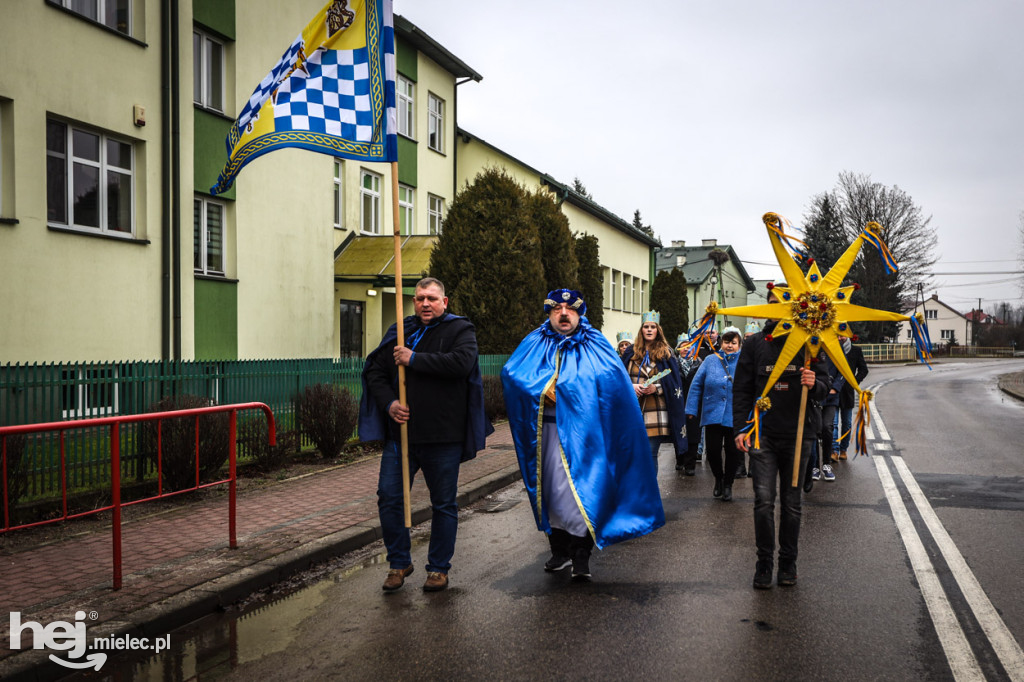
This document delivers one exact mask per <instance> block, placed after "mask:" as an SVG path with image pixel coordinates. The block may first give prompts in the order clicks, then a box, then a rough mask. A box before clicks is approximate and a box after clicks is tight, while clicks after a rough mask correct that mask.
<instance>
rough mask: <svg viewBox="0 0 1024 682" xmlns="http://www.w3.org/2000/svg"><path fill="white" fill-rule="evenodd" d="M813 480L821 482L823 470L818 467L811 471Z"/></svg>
mask: <svg viewBox="0 0 1024 682" xmlns="http://www.w3.org/2000/svg"><path fill="white" fill-rule="evenodd" d="M811 480H812V481H820V480H821V469H819V468H818V467H814V468H813V469H811Z"/></svg>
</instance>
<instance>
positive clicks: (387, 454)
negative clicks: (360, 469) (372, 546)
mask: <svg viewBox="0 0 1024 682" xmlns="http://www.w3.org/2000/svg"><path fill="white" fill-rule="evenodd" d="M461 460H462V443H429V444H424V445H412V444H410V445H409V486H410V488H411V487H412V483H413V477H414V476H415V475H416V472H417V471H420V470H422V471H423V480H424V481H426V483H427V490H428V491H430V506H431V509H433V516H432V517H431V520H430V548H429V549H428V551H427V570H428V571H437V572H438V573H448V570H449V569H450V568H451V567H452V564H451V559H452V555H453V554H454V553H455V533H456V531H457V530H458V523H459V505H458V503H457V502H456V501H455V496H456V493H457V492H458V489H459V464H460V462H461ZM377 510H378V512H379V513H380V525H381V529H382V531H383V534H384V545H385V546H386V547H387V549H388V564H390V566H391V568H406V567H407V566H411V565H412V554H411V552H410V550H411V547H412V543H411V541H410V539H409V529H408V528H406V527H405V509H404V503H403V499H402V458H401V455H400V453H399V444H398V443H396V442H394V441H387V442H386V443H385V444H384V452H383V454H382V455H381V458H380V477H379V478H378V481H377Z"/></svg>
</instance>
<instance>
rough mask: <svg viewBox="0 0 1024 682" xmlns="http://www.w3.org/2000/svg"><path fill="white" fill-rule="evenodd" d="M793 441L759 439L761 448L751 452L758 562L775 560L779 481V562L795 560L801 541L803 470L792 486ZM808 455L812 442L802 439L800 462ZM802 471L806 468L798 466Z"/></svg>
mask: <svg viewBox="0 0 1024 682" xmlns="http://www.w3.org/2000/svg"><path fill="white" fill-rule="evenodd" d="M793 450H794V439H793V437H790V438H772V437H770V436H765V435H762V436H761V448H760V449H759V450H755V449H752V450H751V451H750V468H751V471H753V473H754V541H755V543H756V544H757V558H758V560H762V559H764V560H768V561H773V560H774V558H775V491H776V487H775V482H776V480H778V481H779V502H780V504H781V506H782V509H781V511H780V513H779V561H796V555H797V543H798V541H799V539H800V513H801V493H802V492H803V482H804V481H803V479H804V471H801V475H800V479H799V480H798V482H797V486H796V487H793ZM810 454H811V441H810V440H804V444H803V450H802V451H801V453H800V457H801V460H800V461H801V462H806V461H807V459H806V458H808V457H809V456H810ZM800 469H801V470H805V467H803V466H801V467H800Z"/></svg>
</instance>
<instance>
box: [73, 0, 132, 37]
mask: <svg viewBox="0 0 1024 682" xmlns="http://www.w3.org/2000/svg"><path fill="white" fill-rule="evenodd" d="M59 2H60V5H61V7H63V8H64V9H66V10H68V11H69V12H72V13H74V14H77V15H78V16H80V17H85V18H86V19H88V20H90V21H95V22H96V23H97V24H103V25H104V26H106V27H107V28H111V29H113V30H115V31H117V32H118V33H121V34H123V35H126V36H130V35H131V34H132V4H133V2H132V0H125V2H124V5H125V8H126V9H127V11H128V25H127V26H126V27H125V30H124V31H122V30H121V29H119V28H118V27H117V22H116V21H113V22H110V23H108V20H109V19H110V17H108V16H107V12H108V8H111V9H112V10H114V11H116V8H117V0H95V2H96V16H95V17H92V16H89V15H88V14H86V13H84V12H82V11H80V10H79V9H77V8H76V6H75V4H76V0H59Z"/></svg>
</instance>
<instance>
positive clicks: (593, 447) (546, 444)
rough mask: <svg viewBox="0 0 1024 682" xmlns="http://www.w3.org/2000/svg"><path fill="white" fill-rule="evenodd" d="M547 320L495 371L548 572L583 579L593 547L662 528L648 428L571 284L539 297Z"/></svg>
mask: <svg viewBox="0 0 1024 682" xmlns="http://www.w3.org/2000/svg"><path fill="white" fill-rule="evenodd" d="M544 312H545V313H546V314H547V316H548V319H547V320H545V322H544V323H543V324H542V325H541V326H540V327H538V328H537V329H535V330H534V331H532V332H530V333H529V334H527V336H526V338H524V339H523V340H522V342H521V343H520V344H519V346H518V347H517V348H516V350H515V352H514V353H512V357H510V358H509V359H508V362H506V363H505V367H504V368H503V369H502V371H501V381H502V386H503V388H504V394H505V407H506V408H507V411H508V420H509V426H510V427H511V431H512V439H513V441H514V442H515V447H516V455H517V456H518V458H519V468H520V471H522V474H523V483H524V484H525V485H526V492H527V495H528V496H529V498H530V507H531V509H532V510H533V515H534V521H535V522H536V523H537V529H538V530H541V531H543V532H544V533H546V534H547V536H548V542H549V544H550V546H551V558H550V559H548V561H547V562H546V563H545V564H544V570H545V571H548V572H556V571H561V570H563V569H565V568H568V567H569V566H570V565H571V566H572V578H573V580H576V581H589V580H590V579H591V573H590V556H591V550H592V549H593V547H594V546H595V545H596V546H597V548H598V549H603V548H604V547H607V546H608V545H610V544H613V543H616V542H621V541H623V540H628V539H630V538H635V537H640V536H641V535H646V534H647V533H650V532H652V531H654V530H655V529H657V528H660V527H661V526H663V525H665V512H664V509H663V508H662V506H661V494H660V492H659V491H658V481H657V477H656V474H655V471H654V463H653V462H652V461H651V455H650V446H649V445H648V442H647V432H646V430H645V429H644V422H643V416H642V415H641V413H640V406H639V404H638V403H637V400H636V397H635V395H634V393H633V390H632V388H631V384H630V381H629V375H628V374H626V370H625V368H624V367H623V366H622V361H621V360H620V359H619V356H618V355H616V353H615V349H614V348H613V347H612V344H611V343H610V342H609V341H608V339H606V338H605V337H604V335H603V334H602V333H601V332H599V331H598V330H596V329H594V328H593V327H592V326H591V325H590V322H589V321H588V320H587V318H586V312H587V304H586V302H585V301H584V300H583V297H582V296H581V295H580V292H578V291H576V290H574V289H555V290H554V291H551V292H549V293H548V295H547V298H546V299H545V300H544Z"/></svg>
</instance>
